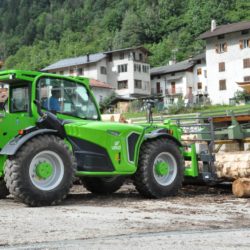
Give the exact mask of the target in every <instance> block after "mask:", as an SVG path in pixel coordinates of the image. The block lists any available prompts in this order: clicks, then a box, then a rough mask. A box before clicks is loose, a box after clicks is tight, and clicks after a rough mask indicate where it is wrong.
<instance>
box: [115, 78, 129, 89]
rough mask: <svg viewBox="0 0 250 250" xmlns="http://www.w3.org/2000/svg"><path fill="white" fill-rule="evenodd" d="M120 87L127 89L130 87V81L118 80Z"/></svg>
mask: <svg viewBox="0 0 250 250" xmlns="http://www.w3.org/2000/svg"><path fill="white" fill-rule="evenodd" d="M117 85H118V89H127V88H128V81H127V80H125V81H118V82H117Z"/></svg>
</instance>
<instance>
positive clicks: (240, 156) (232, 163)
mask: <svg viewBox="0 0 250 250" xmlns="http://www.w3.org/2000/svg"><path fill="white" fill-rule="evenodd" d="M215 157H216V162H215V167H216V173H217V175H218V177H219V178H223V179H228V180H236V179H238V178H243V177H245V178H250V152H249V151H242V152H223V153H218V154H216V156H215Z"/></svg>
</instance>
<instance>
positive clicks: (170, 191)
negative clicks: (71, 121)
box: [133, 139, 184, 198]
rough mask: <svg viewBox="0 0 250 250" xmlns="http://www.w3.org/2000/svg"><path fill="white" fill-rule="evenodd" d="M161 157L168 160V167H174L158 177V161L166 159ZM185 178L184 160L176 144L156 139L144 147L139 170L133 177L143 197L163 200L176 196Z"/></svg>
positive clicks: (141, 151)
mask: <svg viewBox="0 0 250 250" xmlns="http://www.w3.org/2000/svg"><path fill="white" fill-rule="evenodd" d="M161 155H163V156H164V157H165V158H166V162H167V164H168V165H171V164H172V165H173V166H172V167H171V166H170V168H169V169H170V171H169V172H168V173H167V172H166V173H165V175H164V174H162V175H160V174H159V175H158V173H156V170H155V168H156V167H155V165H156V161H157V160H158V159H160V158H162V159H165V158H164V157H163V156H161ZM159 157H160V158H159ZM168 157H169V158H168ZM162 161H163V160H162ZM163 162H164V161H163ZM166 171H167V170H166ZM171 172H172V175H171V176H170V174H171ZM183 176H184V159H183V156H182V155H181V153H180V150H179V148H178V146H177V145H176V143H174V142H173V141H170V140H166V139H156V140H151V141H146V142H145V143H144V144H143V145H142V147H141V150H140V156H139V162H138V169H137V172H136V173H135V175H134V177H133V180H134V185H135V187H136V189H137V191H138V192H139V193H140V194H141V195H142V196H144V197H147V198H161V197H166V196H172V195H175V194H176V193H177V192H178V190H179V189H180V188H181V186H182V182H183Z"/></svg>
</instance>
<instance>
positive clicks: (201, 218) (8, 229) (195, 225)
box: [0, 185, 250, 249]
mask: <svg viewBox="0 0 250 250" xmlns="http://www.w3.org/2000/svg"><path fill="white" fill-rule="evenodd" d="M0 208H1V213H0V249H2V248H3V249H82V248H85V249H152V248H155V249H166V248H169V249H173V248H175V249H214V248H215V247H216V248H219V249H225V248H227V249H235V248H236V247H239V248H240V249H250V199H237V198H235V197H233V195H232V194H231V190H230V187H227V186H226V187H225V186H223V187H219V188H218V187H217V188H212V187H202V186H186V187H184V188H183V189H182V190H181V191H180V193H179V194H178V196H176V197H170V198H166V199H162V200H145V199H143V198H141V197H140V196H139V194H138V193H137V192H136V191H135V190H134V187H133V186H131V185H125V186H124V187H123V188H122V189H121V191H119V192H118V193H116V194H113V195H112V196H106V197H102V196H95V195H92V194H90V193H88V192H87V191H86V190H85V189H83V188H82V187H81V186H75V187H74V188H73V190H72V193H71V194H70V196H69V197H68V199H67V200H66V201H64V202H63V204H61V205H59V206H55V207H42V208H30V207H26V206H25V205H23V204H21V203H18V202H16V201H14V200H13V199H12V198H11V197H9V198H8V199H5V200H0Z"/></svg>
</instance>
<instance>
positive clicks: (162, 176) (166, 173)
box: [153, 152, 178, 186]
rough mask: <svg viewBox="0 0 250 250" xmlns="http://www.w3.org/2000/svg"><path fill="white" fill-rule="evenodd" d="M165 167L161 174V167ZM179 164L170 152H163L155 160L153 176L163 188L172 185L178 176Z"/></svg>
mask: <svg viewBox="0 0 250 250" xmlns="http://www.w3.org/2000/svg"><path fill="white" fill-rule="evenodd" d="M161 165H163V166H165V167H166V169H165V170H163V171H162V173H160V172H159V170H158V167H159V166H161ZM177 168H178V166H177V162H176V159H175V158H174V156H173V155H172V154H171V153H168V152H162V153H160V154H159V155H157V157H156V158H155V160H154V166H153V174H154V178H155V180H156V182H157V183H158V184H160V185H162V186H168V185H170V184H171V183H172V182H173V181H174V180H175V178H176V176H177Z"/></svg>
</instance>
